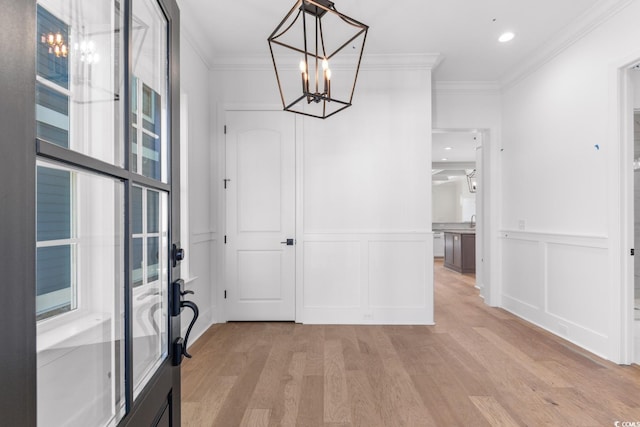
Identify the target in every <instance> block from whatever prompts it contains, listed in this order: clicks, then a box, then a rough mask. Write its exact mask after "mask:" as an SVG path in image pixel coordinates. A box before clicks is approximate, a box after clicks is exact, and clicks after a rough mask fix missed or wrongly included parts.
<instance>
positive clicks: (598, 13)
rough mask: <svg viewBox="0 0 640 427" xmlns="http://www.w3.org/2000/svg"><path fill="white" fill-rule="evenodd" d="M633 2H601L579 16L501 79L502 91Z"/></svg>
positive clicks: (623, 0)
mask: <svg viewBox="0 0 640 427" xmlns="http://www.w3.org/2000/svg"><path fill="white" fill-rule="evenodd" d="M633 1H634V0H601V1H599V2H598V3H596V4H595V5H594V6H593V7H592V8H590V9H589V10H587V11H586V12H585V13H583V14H582V15H580V16H579V17H578V18H577V19H576V20H574V21H573V23H571V24H570V25H568V26H567V27H565V29H563V30H562V31H561V32H560V33H557V34H555V35H554V36H553V37H551V38H550V41H549V42H548V43H547V44H546V45H544V46H542V47H541V48H540V49H538V50H537V51H536V53H534V54H533V55H532V56H531V57H529V59H527V60H526V61H523V62H522V63H521V64H520V65H519V66H518V67H516V68H515V69H513V70H512V71H510V72H508V73H507V74H506V75H505V76H504V77H503V78H502V79H501V81H500V82H501V84H502V89H503V90H504V89H507V88H509V87H511V86H514V85H516V84H517V83H518V82H520V81H521V80H523V79H525V78H526V77H527V76H528V75H530V74H532V73H533V72H535V71H536V70H538V69H539V68H540V67H542V66H543V65H544V64H546V63H547V62H549V61H551V60H552V59H553V58H555V57H556V56H557V55H559V54H560V53H562V52H563V51H564V50H566V49H568V48H569V47H570V46H571V45H573V44H574V43H576V42H577V41H578V40H580V39H582V38H583V37H585V36H586V35H588V34H589V33H590V32H592V31H593V30H594V29H596V28H598V26H600V25H601V24H602V23H604V22H606V21H607V20H608V19H610V18H611V17H612V16H614V15H616V14H617V13H618V12H620V11H621V10H623V9H624V8H626V7H627V6H629V4H631V3H632V2H633Z"/></svg>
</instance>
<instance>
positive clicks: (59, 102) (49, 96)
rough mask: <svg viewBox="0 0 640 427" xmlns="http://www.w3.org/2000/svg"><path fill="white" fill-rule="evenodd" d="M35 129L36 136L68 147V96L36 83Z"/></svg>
mask: <svg viewBox="0 0 640 427" xmlns="http://www.w3.org/2000/svg"><path fill="white" fill-rule="evenodd" d="M36 131H37V136H38V138H41V139H44V140H45V141H49V142H52V143H54V144H56V145H59V146H61V147H64V148H68V147H69V97H68V96H66V95H63V94H62V93H60V92H57V91H55V90H53V89H49V88H48V87H46V86H43V85H42V84H36Z"/></svg>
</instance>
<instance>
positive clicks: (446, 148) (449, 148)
mask: <svg viewBox="0 0 640 427" xmlns="http://www.w3.org/2000/svg"><path fill="white" fill-rule="evenodd" d="M444 149H445V150H447V151H449V150H453V148H451V147H444Z"/></svg>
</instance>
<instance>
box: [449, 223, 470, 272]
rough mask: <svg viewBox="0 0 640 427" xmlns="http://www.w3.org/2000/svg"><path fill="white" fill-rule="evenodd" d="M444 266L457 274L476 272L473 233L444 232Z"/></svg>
mask: <svg viewBox="0 0 640 427" xmlns="http://www.w3.org/2000/svg"><path fill="white" fill-rule="evenodd" d="M444 266H445V267H447V268H449V269H451V270H454V271H457V272H458V273H475V272H476V235H475V232H474V231H445V233H444Z"/></svg>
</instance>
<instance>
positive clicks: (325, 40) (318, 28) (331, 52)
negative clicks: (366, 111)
mask: <svg viewBox="0 0 640 427" xmlns="http://www.w3.org/2000/svg"><path fill="white" fill-rule="evenodd" d="M368 30H369V27H368V26H367V25H365V24H362V23H361V22H358V21H356V20H355V19H352V18H349V17H348V16H346V15H343V14H342V13H340V12H338V11H337V10H336V8H335V6H334V4H333V2H331V1H329V0H298V1H296V3H295V4H294V6H293V8H291V10H290V11H289V13H288V14H287V15H286V16H285V17H284V19H283V20H282V22H281V23H280V24H279V25H278V26H277V27H276V29H275V30H274V31H273V33H272V34H271V36H269V39H268V41H269V49H270V50H271V58H272V59H273V66H274V68H275V72H276V79H277V80H278V89H279V90H280V97H281V98H282V107H283V108H284V110H285V111H291V112H294V113H298V114H304V115H306V116H311V117H318V118H322V119H326V118H327V117H330V116H332V115H334V114H336V113H338V112H340V111H342V110H344V109H345V108H347V107H350V106H351V101H352V100H353V93H354V91H355V88H356V81H357V79H358V71H359V70H360V63H361V61H362V52H363V50H364V43H365V41H366V39H367V32H368Z"/></svg>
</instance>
